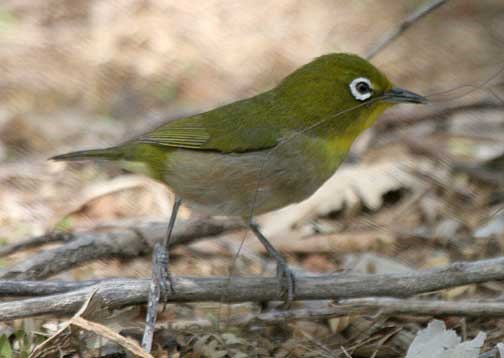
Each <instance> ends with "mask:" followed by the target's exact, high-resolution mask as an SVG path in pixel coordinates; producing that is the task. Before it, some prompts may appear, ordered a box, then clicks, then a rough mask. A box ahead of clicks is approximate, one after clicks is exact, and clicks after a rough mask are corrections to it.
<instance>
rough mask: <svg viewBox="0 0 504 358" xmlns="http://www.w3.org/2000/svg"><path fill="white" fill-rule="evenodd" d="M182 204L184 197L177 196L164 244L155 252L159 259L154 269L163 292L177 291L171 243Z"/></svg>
mask: <svg viewBox="0 0 504 358" xmlns="http://www.w3.org/2000/svg"><path fill="white" fill-rule="evenodd" d="M181 204H182V199H181V198H179V197H175V202H174V203H173V209H172V212H171V215H170V221H169V222H168V230H167V232H166V236H165V238H164V240H163V246H162V247H157V249H156V248H155V250H156V251H157V252H155V255H156V257H157V258H158V259H157V260H156V262H157V265H156V267H153V269H154V270H157V273H158V277H160V278H161V282H160V288H161V292H162V293H166V292H168V290H169V291H170V292H171V293H174V292H175V287H174V284H173V279H172V276H171V274H170V270H169V268H168V266H169V264H170V244H171V237H172V232H173V228H174V226H175V220H176V219H177V213H178V211H179V208H180V205H181ZM165 297H166V295H165Z"/></svg>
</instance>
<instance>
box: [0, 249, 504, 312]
mask: <svg viewBox="0 0 504 358" xmlns="http://www.w3.org/2000/svg"><path fill="white" fill-rule="evenodd" d="M494 280H504V257H501V258H496V259H491V260H482V261H475V262H460V263H453V264H451V265H448V266H445V267H442V268H437V269H432V270H421V271H417V272H415V273H404V274H382V275H362V274H341V273H340V274H332V275H323V276H299V277H297V279H296V295H295V299H296V300H321V299H349V298H360V297H384V296H385V297H410V296H413V295H416V294H419V293H425V292H430V291H436V290H441V289H445V288H450V287H455V286H461V285H468V284H473V283H481V282H487V281H494ZM174 282H175V292H173V293H169V294H167V295H166V297H165V298H166V300H167V301H171V302H195V301H216V302H221V301H224V302H244V301H256V302H264V301H275V300H282V289H281V287H279V285H278V280H277V279H276V278H275V277H271V278H261V277H239V278H238V277H235V278H234V279H232V280H231V282H230V281H229V277H212V278H192V277H178V278H175V281H174ZM5 283H8V284H9V285H8V286H9V288H10V291H8V292H5V290H4V287H5V286H7V285H6V284H5ZM45 284H46V282H44V281H41V282H38V285H39V286H44V285H45ZM50 284H51V286H52V287H53V289H54V288H55V285H54V282H52V283H50ZM17 285H18V286H19V287H23V286H24V285H26V282H23V281H18V282H17ZM15 286H16V281H7V282H3V281H0V295H3V296H5V295H8V296H10V295H12V290H15ZM149 286H150V280H139V279H136V280H135V279H115V280H103V281H101V282H100V283H98V284H96V285H93V286H89V283H88V286H84V287H83V288H81V289H78V290H76V291H70V292H66V293H60V294H55V295H52V296H46V297H37V298H30V299H25V300H19V301H10V302H2V303H0V320H11V319H16V318H22V317H31V316H37V315H42V314H56V313H68V312H75V311H76V310H78V309H79V308H80V307H81V306H82V304H83V303H84V302H85V300H86V298H87V297H89V294H90V292H92V290H94V289H97V292H96V295H97V296H99V297H100V298H101V299H102V300H103V302H104V306H105V307H107V308H118V307H124V306H128V305H137V304H145V303H146V302H147V296H148V291H149ZM19 287H18V288H19ZM19 290H22V289H21V288H19ZM59 292H61V290H60V291H59Z"/></svg>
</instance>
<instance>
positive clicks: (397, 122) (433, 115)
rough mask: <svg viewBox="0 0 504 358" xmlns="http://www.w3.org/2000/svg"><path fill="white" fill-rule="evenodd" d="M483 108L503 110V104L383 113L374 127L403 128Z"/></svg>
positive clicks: (477, 103)
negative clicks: (404, 113)
mask: <svg viewBox="0 0 504 358" xmlns="http://www.w3.org/2000/svg"><path fill="white" fill-rule="evenodd" d="M485 110H504V104H502V103H496V102H487V101H485V102H476V103H469V104H464V105H460V106H457V107H448V108H446V107H444V108H443V107H442V108H439V107H433V108H432V110H430V111H428V112H427V113H422V114H417V113H412V114H411V115H406V116H404V115H403V116H401V115H397V114H396V115H394V116H387V115H385V116H384V117H383V118H382V119H380V120H379V121H378V122H376V125H375V126H374V128H376V129H377V131H378V132H380V133H382V132H387V131H390V130H392V129H397V128H403V127H405V126H411V125H415V124H418V123H423V122H427V121H439V120H440V119H449V118H451V117H452V116H453V115H454V114H457V113H460V112H469V111H485Z"/></svg>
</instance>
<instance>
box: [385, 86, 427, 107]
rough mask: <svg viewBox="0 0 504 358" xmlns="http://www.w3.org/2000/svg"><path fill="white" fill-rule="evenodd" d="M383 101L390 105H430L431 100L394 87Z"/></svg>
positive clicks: (386, 93)
mask: <svg viewBox="0 0 504 358" xmlns="http://www.w3.org/2000/svg"><path fill="white" fill-rule="evenodd" d="M383 97H384V98H383V100H384V101H386V102H390V103H428V102H429V100H428V99H427V98H425V97H424V96H420V95H419V94H416V93H413V92H410V91H407V90H405V89H402V88H399V87H394V88H392V89H391V90H389V91H387V92H385V94H384V96H383Z"/></svg>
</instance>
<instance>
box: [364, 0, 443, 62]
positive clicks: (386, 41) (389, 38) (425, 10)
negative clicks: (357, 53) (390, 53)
mask: <svg viewBox="0 0 504 358" xmlns="http://www.w3.org/2000/svg"><path fill="white" fill-rule="evenodd" d="M447 1H448V0H431V1H429V2H426V3H425V4H424V5H423V6H420V7H419V8H418V9H416V10H415V11H414V12H413V13H411V14H410V15H409V16H407V17H406V18H405V19H404V20H403V21H402V22H401V23H400V24H399V26H397V28H395V29H394V30H392V31H390V32H389V33H387V34H385V35H384V36H383V37H382V38H381V39H380V40H379V41H378V42H377V44H376V45H375V46H373V47H372V48H371V50H369V51H368V52H367V54H366V58H367V59H371V58H373V57H374V56H376V54H377V53H378V52H380V51H382V50H383V49H384V48H385V47H387V46H388V45H390V44H391V43H392V42H393V41H394V40H395V39H397V38H398V37H399V36H400V35H401V34H402V33H403V32H404V31H406V30H407V29H408V28H409V27H411V26H412V25H413V24H414V23H415V22H417V21H418V20H420V19H421V18H423V17H424V16H425V15H427V14H429V13H430V12H432V11H434V10H435V9H437V8H438V7H439V6H441V5H443V4H444V3H446V2H447Z"/></svg>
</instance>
